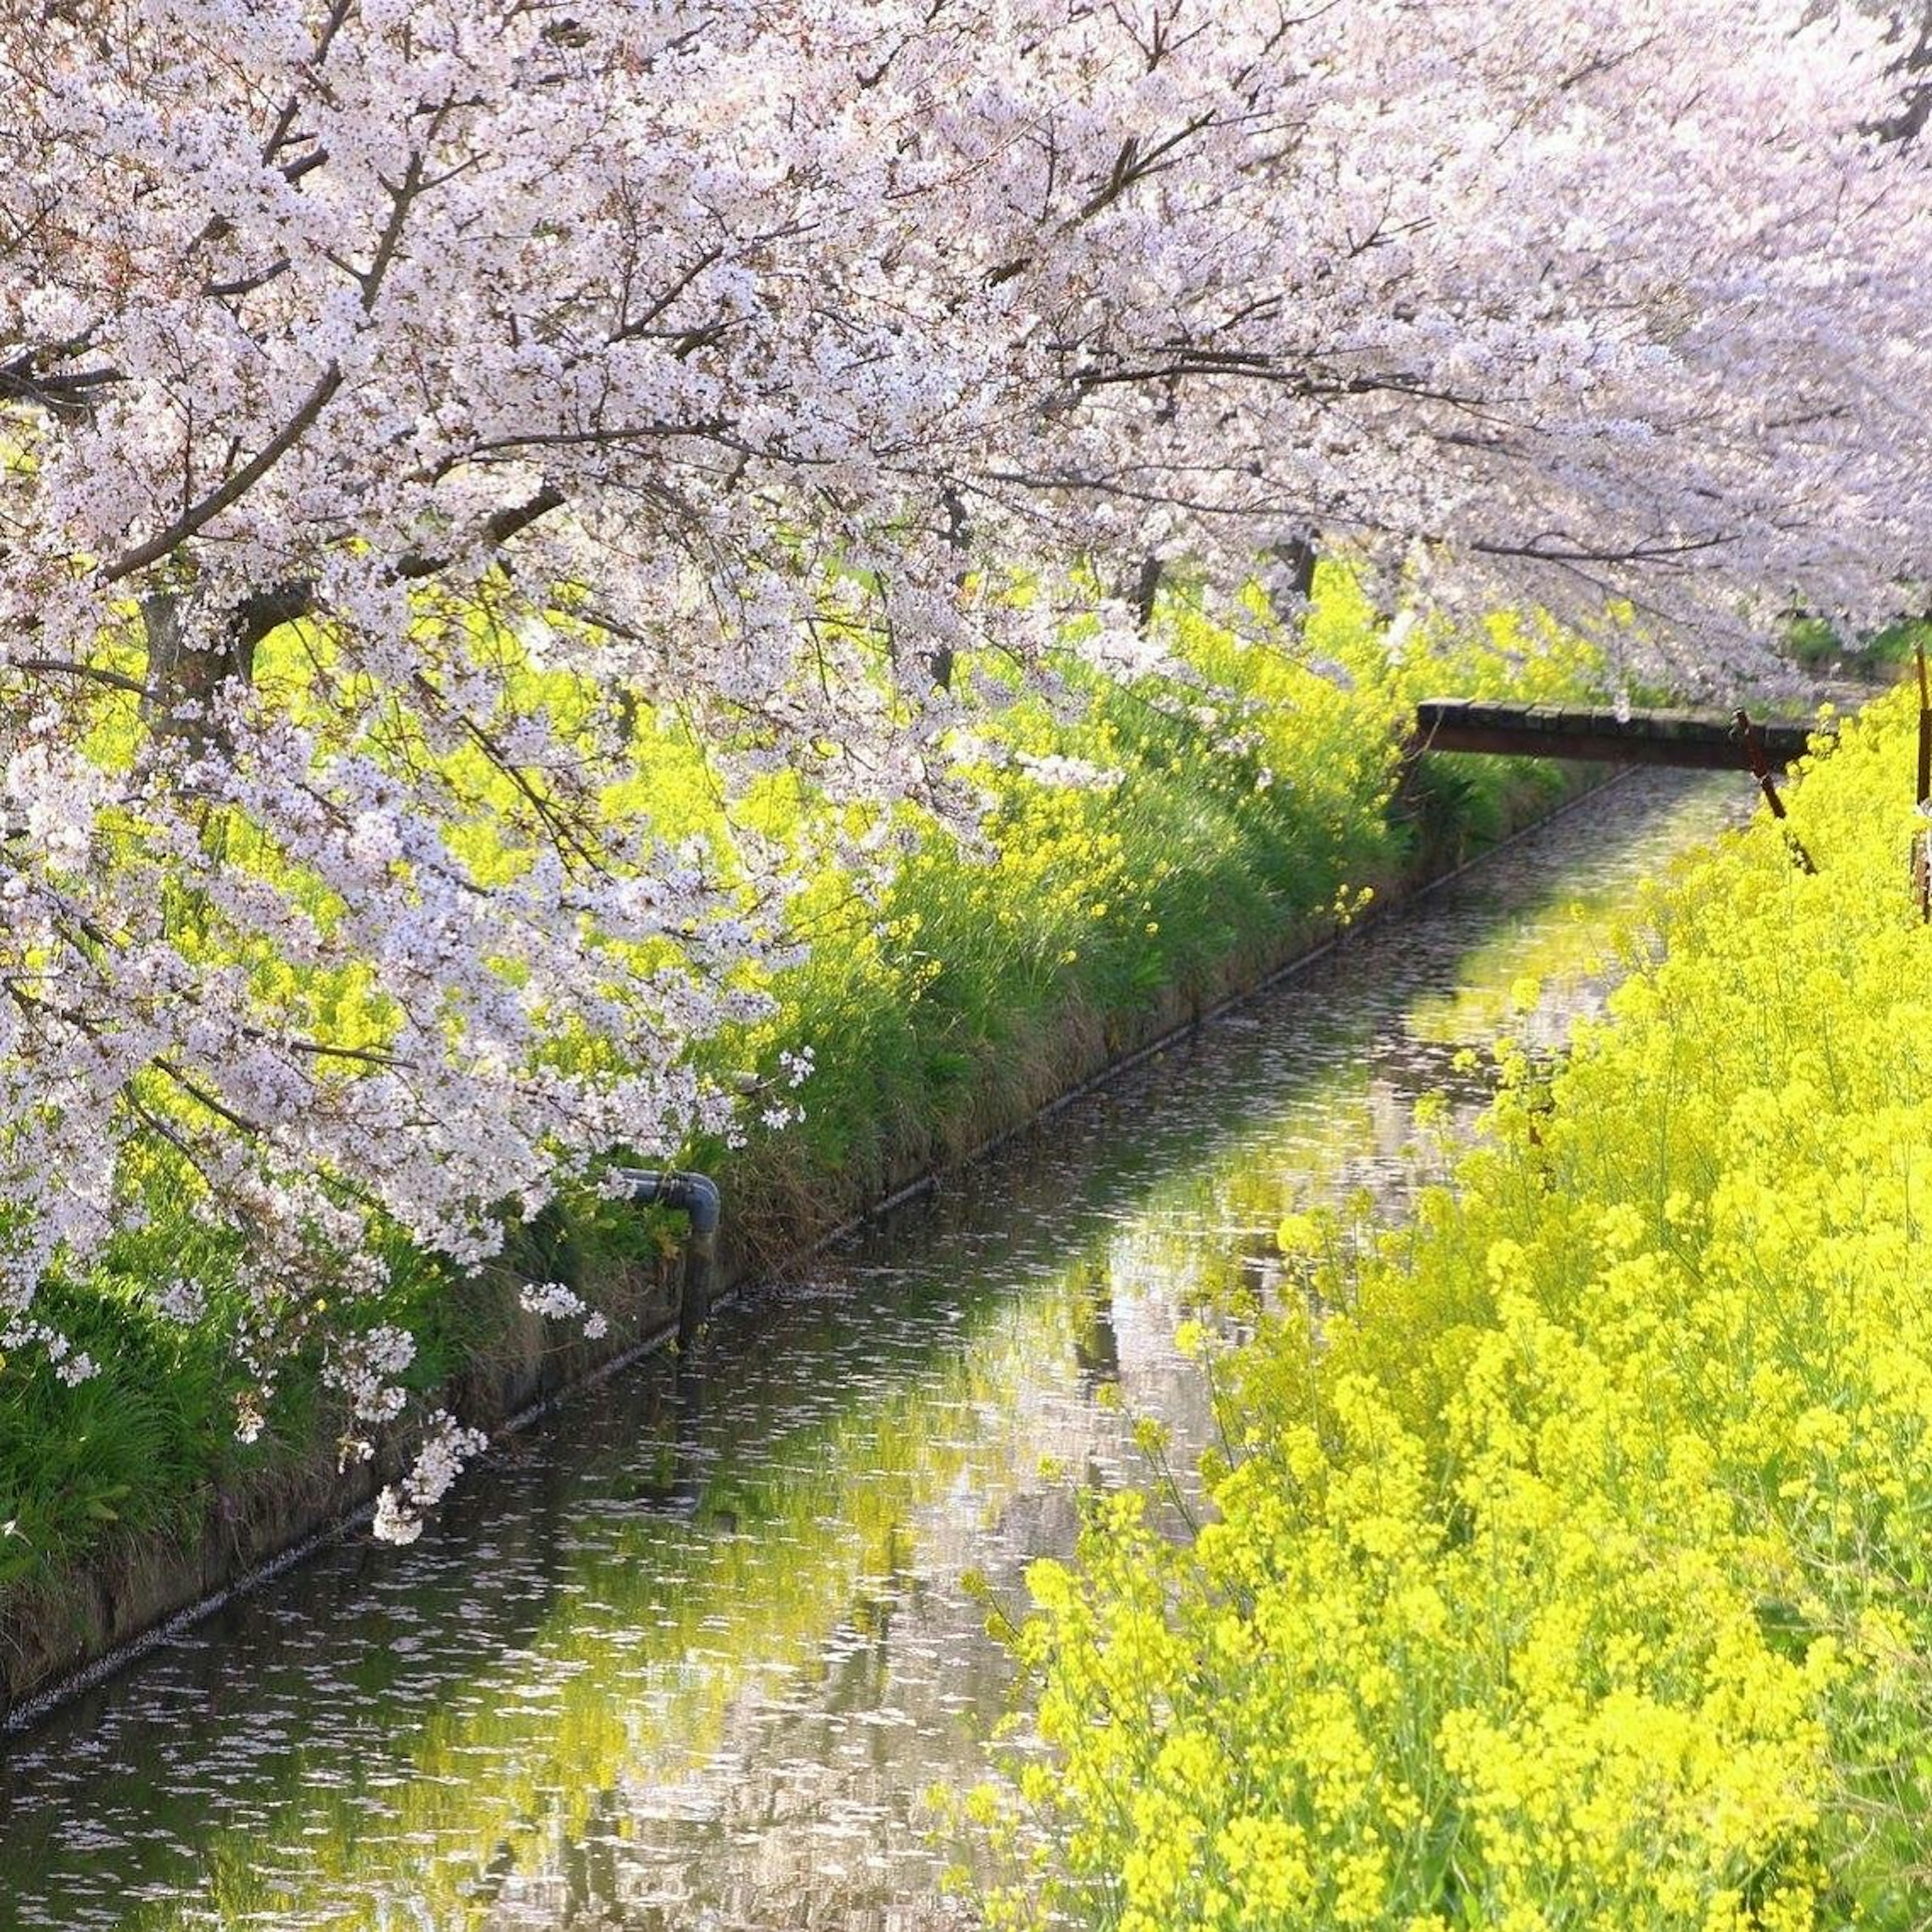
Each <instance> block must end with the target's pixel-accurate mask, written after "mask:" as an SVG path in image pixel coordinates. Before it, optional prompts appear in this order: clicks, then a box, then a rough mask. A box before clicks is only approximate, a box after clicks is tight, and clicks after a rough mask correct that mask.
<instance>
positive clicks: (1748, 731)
mask: <svg viewBox="0 0 1932 1932" xmlns="http://www.w3.org/2000/svg"><path fill="white" fill-rule="evenodd" d="M1732 720H1733V723H1735V724H1736V726H1737V727H1738V736H1739V737H1740V738H1742V739H1743V740H1744V745H1745V763H1747V764H1748V765H1749V766H1751V776H1752V777H1753V778H1756V779H1757V787H1758V790H1760V791H1761V792H1763V793H1764V802H1765V803H1766V804H1767V805H1769V806H1770V807H1771V815H1772V817H1774V818H1775V819H1776V820H1778V825H1779V828H1780V829H1781V830H1782V831H1783V832H1784V842H1785V844H1787V845H1788V846H1790V848H1791V856H1792V857H1793V859H1796V861H1797V864H1798V869H1799V871H1801V872H1815V871H1817V869H1818V868H1817V866H1816V865H1813V864H1812V862H1811V853H1809V852H1808V851H1806V850H1805V841H1803V840H1802V838H1799V835H1797V833H1796V832H1794V831H1793V830H1792V829H1791V827H1790V826H1789V825H1787V824H1786V823H1785V822H1784V820H1785V811H1784V799H1781V798H1780V797H1779V796H1778V783H1777V781H1776V780H1775V778H1772V775H1771V766H1770V765H1769V763H1767V762H1766V759H1765V755H1764V745H1763V742H1762V741H1761V740H1760V738H1759V736H1758V735H1757V726H1756V725H1755V724H1753V723H1752V722H1751V718H1750V717H1749V715H1748V714H1747V713H1746V712H1745V711H1744V710H1743V709H1742V708H1741V709H1739V710H1737V711H1735V712H1733V713H1732Z"/></svg>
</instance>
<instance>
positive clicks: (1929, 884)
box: [1912, 626, 1932, 922]
mask: <svg viewBox="0 0 1932 1932" xmlns="http://www.w3.org/2000/svg"><path fill="white" fill-rule="evenodd" d="M1913 655H1914V656H1915V658H1916V659H1917V661H1918V796H1916V798H1915V799H1914V800H1913V802H1914V803H1915V805H1917V806H1918V815H1919V817H1920V818H1921V820H1922V819H1924V817H1926V816H1927V812H1926V801H1927V799H1932V695H1928V694H1927V690H1926V685H1925V632H1924V628H1923V627H1922V626H1921V628H1920V630H1919V633H1918V637H1916V638H1915V640H1914V641H1913ZM1912 892H1913V893H1914V895H1915V896H1916V897H1917V898H1918V916H1919V919H1920V920H1921V922H1932V826H1927V825H1925V824H1922V823H1921V825H1920V826H1919V828H1918V831H1917V832H1916V833H1915V834H1914V835H1913V838H1912Z"/></svg>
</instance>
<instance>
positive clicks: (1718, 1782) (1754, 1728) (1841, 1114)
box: [988, 699, 1932, 1932]
mask: <svg viewBox="0 0 1932 1932" xmlns="http://www.w3.org/2000/svg"><path fill="white" fill-rule="evenodd" d="M1909 724H1910V717H1909V713H1908V712H1906V710H1905V709H1903V703H1902V699H1895V700H1886V701H1885V702H1883V703H1880V704H1879V705H1878V706H1876V707H1875V708H1874V709H1873V712H1871V713H1870V715H1868V716H1867V718H1865V719H1864V720H1862V721H1859V722H1858V723H1857V724H1855V725H1854V726H1853V727H1852V728H1850V729H1849V730H1847V731H1846V733H1845V734H1844V736H1843V739H1842V740H1841V744H1840V746H1839V748H1838V749H1837V750H1836V751H1835V752H1833V753H1832V754H1831V755H1829V757H1826V758H1824V759H1822V760H1820V762H1819V763H1818V764H1817V767H1816V768H1815V769H1813V770H1811V772H1809V773H1808V775H1806V776H1805V778H1804V779H1803V781H1802V784H1801V785H1800V786H1799V787H1798V788H1797V790H1796V793H1795V794H1794V796H1793V802H1792V807H1791V810H1792V820H1793V825H1794V826H1795V828H1796V831H1797V832H1798V834H1799V836H1800V837H1801V838H1802V840H1803V841H1804V844H1805V847H1806V848H1807V849H1808V851H1809V852H1810V853H1811V856H1812V858H1813V859H1814V861H1815V862H1816V866H1817V870H1816V872H1815V873H1814V874H1807V873H1805V872H1804V871H1802V870H1801V869H1799V868H1798V867H1797V866H1796V865H1794V863H1793V857H1792V854H1791V852H1790V848H1789V847H1788V846H1787V844H1786V842H1785V841H1784V840H1783V839H1782V838H1781V836H1780V835H1779V833H1778V830H1777V829H1776V828H1775V826H1772V824H1771V823H1769V821H1768V820H1761V821H1760V823H1758V824H1757V826H1754V828H1753V829H1752V830H1751V832H1749V833H1748V834H1746V835H1742V836H1741V837H1739V838H1735V839H1733V840H1730V841H1727V842H1726V843H1725V844H1724V845H1723V846H1722V847H1720V848H1718V849H1716V850H1713V851H1712V852H1711V853H1709V856H1705V857H1703V858H1702V859H1700V860H1699V861H1698V862H1696V863H1695V864H1694V865H1692V866H1691V868H1689V869H1688V871H1685V873H1684V874H1682V876H1681V877H1679V879H1678V880H1676V882H1675V883H1673V885H1672V886H1670V888H1669V889H1668V890H1667V891H1666V892H1664V893H1663V895H1661V897H1660V898H1659V899H1658V901H1657V903H1656V905H1655V908H1654V911H1653V913H1652V931H1651V932H1650V933H1649V935H1648V936H1647V940H1646V942H1645V944H1644V947H1643V950H1644V951H1645V953H1646V957H1647V960H1648V963H1646V964H1645V965H1643V966H1642V967H1641V968H1640V970H1639V971H1637V973H1636V974H1634V977H1632V978H1631V980H1630V981H1629V982H1628V983H1627V985H1626V986H1625V987H1624V989H1622V992H1620V993H1619V995H1617V996H1616V1000H1615V1001H1614V1002H1613V1010H1612V1018H1611V1019H1610V1022H1608V1023H1607V1024H1606V1025H1604V1026H1602V1027H1601V1028H1597V1029H1595V1030H1593V1031H1591V1032H1590V1033H1589V1034H1588V1035H1587V1036H1586V1037H1584V1038H1583V1040H1581V1041H1580V1043H1578V1045H1577V1048H1576V1049H1575V1051H1574V1054H1573V1055H1572V1056H1571V1058H1570V1059H1569V1061H1568V1063H1567V1064H1565V1066H1564V1067H1563V1068H1562V1070H1561V1071H1560V1072H1559V1073H1556V1075H1555V1076H1554V1077H1552V1076H1551V1075H1550V1070H1548V1069H1547V1068H1544V1069H1536V1068H1532V1067H1529V1066H1527V1065H1518V1066H1517V1067H1516V1068H1515V1069H1514V1078H1513V1080H1512V1082H1511V1085H1509V1087H1508V1088H1507V1090H1506V1091H1505V1094H1504V1096H1503V1097H1502V1100H1501V1102H1500V1103H1499V1106H1498V1107H1497V1109H1496V1115H1495V1118H1494V1121H1493V1130H1492V1133H1491V1136H1490V1141H1489V1143H1488V1144H1487V1145H1486V1146H1484V1147H1483V1148H1481V1150H1480V1151H1477V1152H1475V1153H1473V1154H1470V1155H1469V1156H1468V1157H1466V1158H1465V1159H1464V1160H1463V1161H1462V1163H1461V1164H1460V1168H1459V1169H1458V1171H1457V1177H1456V1183H1455V1187H1454V1191H1453V1192H1451V1191H1444V1192H1440V1193H1436V1194H1434V1195H1433V1196H1429V1197H1427V1199H1425V1201H1424V1205H1423V1207H1422V1209H1421V1212H1420V1214H1419V1215H1418V1219H1417V1220H1416V1223H1415V1225H1414V1226H1413V1227H1412V1228H1411V1229H1407V1230H1405V1231H1403V1232H1400V1233H1397V1234H1394V1235H1391V1236H1389V1237H1388V1238H1385V1240H1384V1241H1382V1244H1381V1246H1380V1247H1379V1249H1378V1250H1376V1252H1374V1253H1373V1254H1371V1255H1370V1256H1367V1257H1366V1258H1360V1259H1348V1258H1346V1257H1344V1256H1343V1255H1342V1254H1341V1253H1340V1252H1339V1246H1338V1243H1337V1238H1336V1231H1335V1230H1334V1229H1332V1228H1331V1227H1330V1226H1328V1224H1326V1223H1325V1222H1324V1221H1323V1220H1322V1219H1321V1218H1320V1217H1302V1216H1296V1215H1291V1216H1290V1217H1289V1219H1288V1220H1287V1222H1286V1223H1285V1225H1284V1226H1283V1230H1282V1244H1283V1253H1284V1256H1285V1257H1286V1259H1287V1262H1288V1264H1289V1268H1290V1271H1291V1277H1292V1279H1293V1280H1295V1282H1296V1283H1298V1290H1297V1292H1295V1293H1293V1294H1292V1295H1291V1297H1290V1298H1289V1302H1288V1304H1287V1305H1286V1306H1284V1307H1280V1308H1277V1309H1275V1310H1272V1311H1271V1312H1269V1313H1267V1315H1266V1316H1265V1318H1263V1319H1262V1320H1261V1322H1260V1328H1259V1334H1258V1336H1257V1337H1256V1338H1255V1339H1254V1340H1252V1341H1251V1342H1250V1343H1248V1344H1247V1346H1242V1347H1240V1348H1238V1349H1234V1350H1233V1351H1232V1352H1228V1353H1226V1354H1224V1355H1221V1356H1220V1358H1219V1359H1218V1360H1217V1362H1216V1364H1215V1367H1216V1374H1217V1384H1218V1388H1219V1400H1220V1409H1221V1417H1222V1421H1223V1427H1224V1430H1225V1432H1226V1440H1227V1442H1228V1445H1229V1454H1228V1457H1227V1458H1226V1460H1225V1461H1224V1462H1223V1463H1219V1464H1217V1465H1216V1466H1214V1467H1213V1468H1211V1469H1210V1470H1209V1471H1208V1477H1209V1479H1210V1485H1211V1493H1212V1497H1213V1501H1214V1505H1215V1508H1214V1515H1213V1518H1212V1520H1211V1521H1210V1522H1209V1523H1208V1525H1207V1526H1206V1527H1205V1528H1204V1529H1202V1532H1201V1533H1200V1535H1199V1537H1198V1538H1196V1540H1194V1541H1192V1542H1190V1543H1189V1544H1186V1545H1185V1546H1178V1545H1175V1544H1172V1543H1170V1542H1169V1541H1167V1540H1166V1539H1165V1538H1163V1537H1162V1536H1160V1535H1157V1534H1156V1533H1155V1532H1154V1531H1153V1529H1151V1527H1150V1526H1149V1520H1148V1512H1147V1511H1146V1509H1145V1505H1144V1502H1143V1501H1142V1499H1141V1498H1139V1496H1134V1495H1131V1494H1129V1495H1122V1496H1110V1497H1106V1498H1104V1499H1096V1500H1094V1502H1092V1503H1091V1510H1090V1520H1089V1526H1088V1530H1087V1532H1086V1534H1085V1538H1084V1541H1083V1544H1082V1550H1081V1556H1080V1559H1079V1563H1078V1564H1077V1565H1076V1566H1074V1567H1072V1568H1061V1567H1060V1566H1057V1565H1042V1566H1040V1568H1037V1570H1036V1571H1034V1573H1033V1574H1032V1576H1031V1579H1030V1581H1031V1588H1032V1590H1033V1593H1034V1598H1035V1600H1036V1604H1037V1611H1036V1614H1035V1616H1034V1618H1033V1619H1032V1620H1031V1622H1029V1623H1028V1625H1027V1626H1026V1628H1025V1632H1024V1634H1022V1636H1021V1637H1019V1640H1018V1647H1019V1651H1020V1654H1021V1655H1022V1658H1023V1659H1024V1661H1025V1663H1026V1664H1027V1665H1028V1667H1030V1669H1031V1671H1032V1672H1033V1673H1034V1678H1033V1683H1034V1690H1035V1692H1036V1694H1037V1715H1038V1721H1039V1724H1040V1729H1041V1730H1042V1731H1043V1733H1044V1735H1045V1736H1046V1739H1047V1740H1048V1742H1049V1744H1050V1745H1051V1746H1052V1760H1051V1762H1050V1763H1034V1764H1031V1765H1030V1766H1020V1767H1019V1769H1018V1771H1017V1775H1018V1779H1019V1793H1021V1794H1022V1796H1021V1798H1020V1799H1019V1801H1017V1805H1016V1802H1015V1801H1013V1800H1011V1799H1009V1800H1007V1801H1004V1802H1001V1801H998V1800H995V1799H992V1798H990V1797H989V1801H988V1805H989V1813H990V1814H992V1815H994V1816H996V1817H1000V1818H1001V1819H1003V1820H1004V1826H1002V1827H1001V1829H1009V1830H1010V1829H1011V1828H1012V1827H1013V1826H1015V1825H1016V1823H1021V1822H1025V1823H1026V1824H1027V1825H1028V1826H1029V1827H1030V1828H1031V1829H1034V1830H1037V1831H1038V1832H1040V1833H1041V1834H1042V1837H1041V1838H1040V1839H1039V1840H1038V1841H1037V1849H1036V1852H1035V1858H1036V1863H1035V1865H1034V1870H1033V1873H1032V1876H1031V1879H1029V1880H1028V1881H1025V1882H1022V1883H1021V1884H1020V1885H1019V1886H1018V1888H1017V1889H1016V1891H1015V1892H1014V1893H1013V1894H1012V1895H1011V1896H1010V1897H1007V1899H1006V1900H1004V1910H1005V1912H1006V1913H1007V1915H1008V1916H1010V1917H1011V1918H1015V1919H1024V1918H1029V1917H1030V1915H1031V1913H1032V1912H1034V1910H1035V1909H1037V1905H1038V1901H1039V1896H1040V1893H1041V1892H1044V1893H1045V1894H1046V1895H1047V1896H1048V1897H1052V1898H1053V1899H1054V1900H1056V1901H1057V1902H1058V1903H1061V1905H1063V1906H1070V1907H1071V1909H1073V1911H1074V1912H1075V1913H1076V1916H1077V1917H1078V1918H1080V1919H1081V1920H1082V1921H1087V1922H1092V1923H1094V1924H1102V1925H1106V1926H1110V1927H1121V1928H1123V1932H1155V1928H1163V1932H1164V1929H1165V1928H1169V1927H1181V1926H1187V1927H1229V1928H1234V1927H1240V1928H1242V1932H1256V1928H1259V1927H1290V1926H1307V1927H1315V1926H1321V1927H1349V1926H1358V1927H1406V1928H1410V1932H1424V1928H1437V1929H1438V1932H1440V1928H1448V1927H1471V1928H1474V1927H1509V1928H1511V1932H1532V1928H1544V1927H1565V1926H1575V1927H1582V1926H1586V1925H1592V1926H1595V1925H1602V1924H1616V1925H1618V1926H1619V1927H1657V1928H1664V1927H1672V1928H1678V1927H1682V1928H1690V1927H1699V1928H1703V1932H1715V1928H1719V1927H1723V1928H1729V1932H1745V1928H1758V1929H1759V1932H1773V1928H1797V1927H1812V1926H1816V1925H1821V1924H1831V1925H1840V1924H1861V1925H1870V1926H1874V1927H1908V1926H1916V1925H1920V1924H1923V1923H1924V1904H1925V1900H1926V1898H1927V1893H1928V1885H1932V1870H1928V1866H1927V1859H1926V1855H1925V1852H1924V1838H1923V1829H1922V1821H1923V1819H1924V1815H1925V1813H1926V1810H1927V1803H1928V1801H1932V1789H1928V1784H1932V1760H1928V1758H1927V1754H1926V1750H1925V1745H1924V1739H1925V1737H1926V1736H1927V1731H1928V1728H1932V1590H1928V1588H1927V1577H1928V1576H1932V1341H1928V1339H1927V1338H1928V1336H1929V1335H1932V1325H1928V1319H1927V1318H1928V1315H1932V1262H1928V1260H1927V1252H1928V1251H1927V1247H1926V1244H1925V1241H1924V1217H1925V1214H1926V1202H1927V1198H1928V1196H1927V1189H1928V1187H1932V1100H1928V1097H1927V1096H1928V1091H1932V1089H1928V1084H1927V1071H1928V1070H1927V1053H1928V1048H1927V1037H1928V1034H1927V1019H1928V1013H1927V994H1926V992H1925V986H1926V968H1927V962H1928V958H1932V938H1928V935H1927V929H1926V928H1925V926H1924V925H1923V924H1922V923H1921V922H1920V920H1919V918H1918V913H1917V910H1916V907H1915V904H1914V903H1913V901H1912V895H1911V892H1910V889H1909V884H1908V879H1907V868H1906V848H1907V844H1908V841H1909V835H1910V832H1911V830H1912V825H1913V823H1914V820H1913V815H1912V811H1911V808H1910V798H1911V793H1912V745H1911V742H1910V739H1909V730H1908V727H1909ZM1202 1346H1204V1347H1208V1348H1209V1349H1212V1348H1213V1346H1214V1345H1212V1344H1211V1343H1208V1341H1207V1340H1205V1338H1204V1340H1203V1343H1202ZM1025 1837H1026V1834H1025V1833H1022V1834H1020V1841H1022V1842H1023V1841H1025ZM1016 1855H1017V1854H1016Z"/></svg>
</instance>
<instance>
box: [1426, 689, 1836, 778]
mask: <svg viewBox="0 0 1932 1932" xmlns="http://www.w3.org/2000/svg"><path fill="white" fill-rule="evenodd" d="M1743 715H1744V714H1743V713H1742V712H1724V711H1631V712H1626V713H1624V714H1622V715H1619V713H1618V712H1615V711H1592V710H1585V709H1577V708H1576V707H1574V706H1564V705H1551V704H1529V705H1525V704H1507V703H1492V702H1490V701H1489V700H1486V699H1482V698H1469V697H1432V698H1429V699H1427V700H1425V701H1424V703H1420V704H1418V706H1416V707H1415V736H1414V737H1412V739H1410V740H1409V750H1410V751H1412V752H1415V751H1491V752H1496V751H1500V752H1506V753H1508V754H1510V755H1511V756H1513V757H1519V758H1584V759H1589V760H1592V762H1595V763H1603V764H1617V765H1685V766H1691V767H1693V768H1694V769H1698V770H1701V771H1741V772H1749V771H1754V770H1756V769H1760V767H1761V768H1763V769H1769V770H1772V771H1782V770H1784V768H1785V767H1786V766H1787V765H1789V764H1790V763H1791V761H1792V760H1793V759H1794V758H1796V757H1801V756H1802V755H1803V754H1804V751H1805V744H1806V741H1807V740H1808V739H1810V738H1811V737H1812V736H1814V735H1815V734H1816V733H1818V731H1819V730H1820V728H1821V727H1820V726H1818V725H1817V724H1815V723H1814V722H1812V721H1811V720H1809V719H1807V718H1772V719H1769V720H1768V721H1767V720H1766V719H1763V718H1753V719H1752V720H1751V737H1752V738H1754V739H1755V740H1756V741H1757V742H1756V745H1755V748H1754V747H1753V746H1752V745H1751V744H1749V743H1748V742H1746V738H1745V732H1744V730H1742V728H1741V727H1740V723H1739V720H1740V719H1741V718H1742V716H1743ZM1754 749H1755V751H1756V753H1757V756H1756V757H1754V755H1753V753H1754Z"/></svg>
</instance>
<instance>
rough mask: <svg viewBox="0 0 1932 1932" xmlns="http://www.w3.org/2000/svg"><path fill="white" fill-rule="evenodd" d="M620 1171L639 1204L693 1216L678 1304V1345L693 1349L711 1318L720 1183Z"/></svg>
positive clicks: (669, 1173)
mask: <svg viewBox="0 0 1932 1932" xmlns="http://www.w3.org/2000/svg"><path fill="white" fill-rule="evenodd" d="M614 1171H615V1172H616V1176H617V1178H618V1179H619V1180H620V1181H622V1182H623V1184H624V1185H625V1189H626V1190H628V1193H629V1195H630V1197H631V1199H632V1200H633V1201H642V1202H655V1203H657V1204H658V1205H659V1206H660V1207H664V1208H674V1209H676V1210H678V1211H680V1212H681V1213H683V1214H688V1215H689V1216H690V1217H691V1240H690V1242H689V1244H688V1246H687V1247H685V1251H684V1286H683V1289H682V1292H680V1293H679V1296H678V1302H677V1345H678V1346H679V1349H687V1348H688V1347H689V1346H691V1343H693V1342H694V1341H696V1340H697V1334H698V1331H699V1330H700V1328H703V1326H704V1324H705V1322H706V1319H708V1318H709V1315H710V1313H711V1289H712V1275H713V1274H715V1271H716V1268H717V1265H718V1218H719V1216H720V1214H721V1211H722V1205H723V1204H722V1203H721V1201H720V1200H719V1199H718V1184H717V1183H716V1182H715V1181H713V1180H712V1178H711V1177H710V1176H709V1175H708V1174H689V1173H685V1172H682V1171H681V1170H680V1169H676V1168H644V1167H620V1168H618V1169H615V1170H614Z"/></svg>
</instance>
